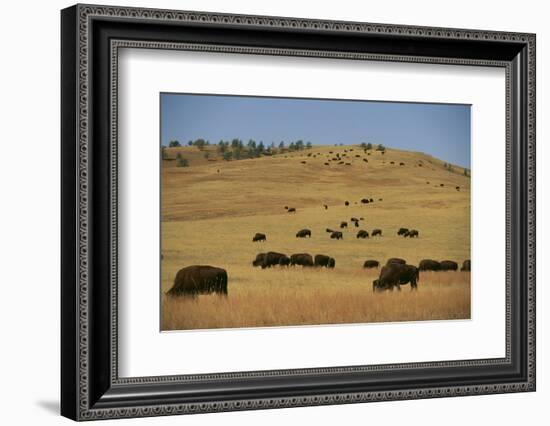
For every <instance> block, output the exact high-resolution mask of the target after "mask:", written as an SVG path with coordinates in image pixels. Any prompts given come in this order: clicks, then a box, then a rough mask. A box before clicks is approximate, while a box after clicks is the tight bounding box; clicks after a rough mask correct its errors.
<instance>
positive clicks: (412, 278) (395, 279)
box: [372, 263, 420, 291]
mask: <svg viewBox="0 0 550 426" xmlns="http://www.w3.org/2000/svg"><path fill="white" fill-rule="evenodd" d="M418 281H420V275H419V273H418V268H417V267H416V266H413V265H406V264H405V265H403V264H396V263H392V264H389V265H386V266H383V267H382V270H381V271H380V276H379V277H378V279H377V280H374V281H373V282H372V291H375V290H379V291H381V290H392V291H393V288H394V287H397V289H398V290H401V285H403V284H408V283H411V290H416V289H417V282H418Z"/></svg>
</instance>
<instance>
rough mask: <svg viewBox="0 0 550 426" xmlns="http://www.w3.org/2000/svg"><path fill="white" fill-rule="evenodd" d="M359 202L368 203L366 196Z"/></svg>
mask: <svg viewBox="0 0 550 426" xmlns="http://www.w3.org/2000/svg"><path fill="white" fill-rule="evenodd" d="M361 203H363V204H368V203H369V200H368V199H367V198H362V199H361Z"/></svg>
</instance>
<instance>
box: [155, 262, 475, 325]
mask: <svg viewBox="0 0 550 426" xmlns="http://www.w3.org/2000/svg"><path fill="white" fill-rule="evenodd" d="M331 272H332V271H323V270H301V269H298V270H296V271H293V270H290V271H287V270H275V269H273V270H268V271H261V274H262V275H263V276H262V278H261V282H257V283H246V281H245V280H244V279H243V280H242V281H243V283H242V284H240V283H233V285H232V287H231V291H230V294H229V296H228V297H223V296H217V295H215V296H212V295H208V296H198V297H197V298H196V299H192V298H185V297H169V296H163V297H164V301H163V303H164V306H163V317H162V321H163V322H162V329H163V330H189V329H201V328H234V327H270V326H290V325H316V324H346V323H359V322H363V323H365V322H393V321H413V320H414V321H419V320H443V319H464V318H469V317H470V285H469V273H467V272H440V273H422V274H421V277H420V283H419V289H418V290H417V291H411V290H410V287H409V286H408V285H407V286H403V288H402V290H401V291H397V290H396V291H393V292H389V291H386V292H377V293H373V292H372V286H371V282H372V280H373V279H374V278H375V276H374V275H375V273H374V272H369V273H367V272H365V271H348V273H346V274H344V275H345V277H343V276H342V275H343V274H341V273H337V272H335V273H331ZM290 274H292V275H295V276H294V277H292V279H291V280H290V279H286V278H288V277H285V275H290ZM334 275H338V277H335V276H334ZM239 278H243V277H239ZM289 281H291V282H292V284H289Z"/></svg>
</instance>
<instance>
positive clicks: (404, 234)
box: [403, 231, 411, 238]
mask: <svg viewBox="0 0 550 426" xmlns="http://www.w3.org/2000/svg"><path fill="white" fill-rule="evenodd" d="M410 233H411V232H410V231H405V232H403V237H405V238H406V237H408V236H409V234H410Z"/></svg>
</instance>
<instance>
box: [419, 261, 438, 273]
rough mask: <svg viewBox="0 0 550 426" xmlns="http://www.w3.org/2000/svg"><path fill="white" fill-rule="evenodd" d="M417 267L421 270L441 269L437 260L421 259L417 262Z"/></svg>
mask: <svg viewBox="0 0 550 426" xmlns="http://www.w3.org/2000/svg"><path fill="white" fill-rule="evenodd" d="M418 269H420V270H421V271H439V270H440V269H441V263H439V262H438V261H437V260H432V259H423V260H421V261H420V263H419V264H418Z"/></svg>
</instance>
